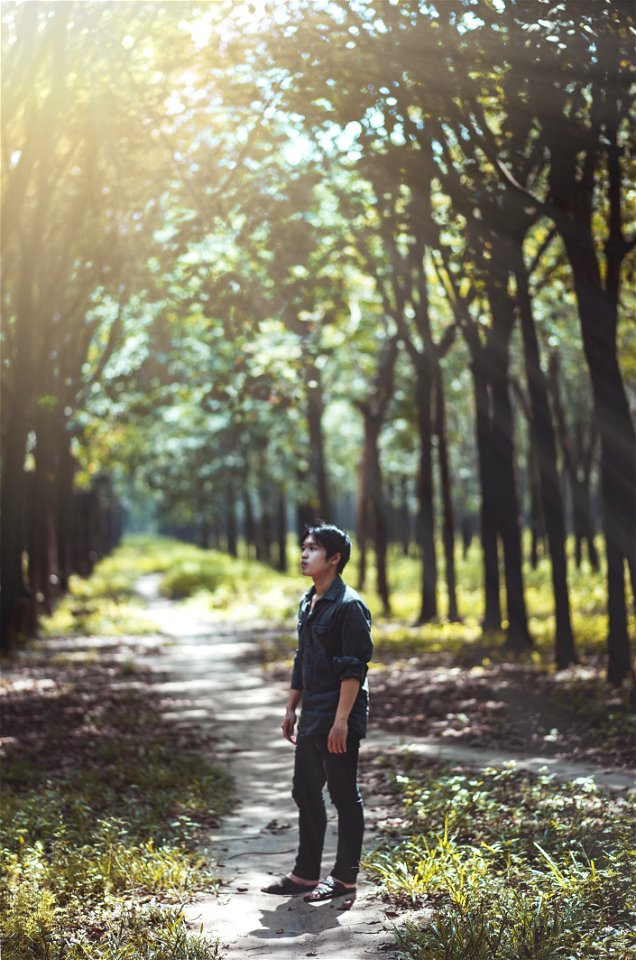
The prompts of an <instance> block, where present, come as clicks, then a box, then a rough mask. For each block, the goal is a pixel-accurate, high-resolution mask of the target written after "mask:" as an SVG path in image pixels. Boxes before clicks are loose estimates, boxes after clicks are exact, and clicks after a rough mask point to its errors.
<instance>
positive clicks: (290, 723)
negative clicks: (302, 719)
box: [283, 687, 351, 743]
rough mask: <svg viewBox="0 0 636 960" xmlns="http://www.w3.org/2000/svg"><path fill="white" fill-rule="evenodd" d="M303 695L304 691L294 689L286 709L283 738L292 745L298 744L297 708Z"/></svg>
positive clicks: (290, 692) (291, 691)
mask: <svg viewBox="0 0 636 960" xmlns="http://www.w3.org/2000/svg"><path fill="white" fill-rule="evenodd" d="M302 695H303V692H302V690H294V689H293V687H292V689H291V690H290V691H289V696H288V698H287V707H286V709H285V716H284V717H283V736H284V737H285V740H289V742H290V743H296V737H295V736H294V727H295V726H296V707H297V706H298V704H299V703H300V698H301V697H302ZM349 709H351V708H349Z"/></svg>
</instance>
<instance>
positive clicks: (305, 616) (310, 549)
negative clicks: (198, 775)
mask: <svg viewBox="0 0 636 960" xmlns="http://www.w3.org/2000/svg"><path fill="white" fill-rule="evenodd" d="M350 555H351V541H350V539H349V537H348V536H347V534H346V533H344V532H343V531H342V530H340V529H339V528H338V527H335V526H333V525H332V524H327V523H323V522H321V523H318V524H316V525H314V526H308V527H305V529H304V531H303V534H302V537H301V556H300V570H301V573H302V574H303V575H304V576H306V577H311V579H312V580H313V584H314V585H313V587H312V588H311V589H310V590H308V591H307V593H305V595H304V596H303V598H302V600H301V602H300V610H299V617H298V649H297V651H296V656H295V659H294V667H293V670H292V678H291V690H290V693H289V698H288V701H287V709H286V712H285V717H284V719H283V724H282V729H283V736H284V737H285V739H286V740H289V742H290V743H293V744H295V747H296V751H295V761H294V781H293V790H292V795H293V797H294V800H295V801H296V805H297V807H298V830H299V844H298V853H297V856H296V863H295V865H294V868H293V870H292V871H291V872H290V873H288V874H287V876H285V877H283V878H282V879H281V880H279V881H277V882H276V883H273V884H271V885H270V886H268V887H264V888H263V890H264V892H265V893H273V894H279V895H282V896H291V895H296V894H304V899H305V900H307V901H308V902H310V903H314V902H318V901H321V900H330V899H332V898H333V897H339V896H343V895H346V894H352V895H353V894H354V892H355V889H356V877H357V875H358V866H359V861H360V852H361V849H362V835H363V832H364V814H363V806H362V798H361V796H360V793H359V790H358V750H359V746H360V740H361V739H362V737H364V736H366V732H367V719H368V715H369V692H368V691H369V688H368V684H367V666H368V663H369V660H370V659H371V654H372V652H373V643H372V640H371V629H370V628H371V614H370V612H369V609H368V607H367V606H366V604H365V603H364V602H363V601H362V600H361V598H360V597H359V596H358V594H357V593H356V592H355V591H354V590H352V589H351V588H350V587H348V586H347V585H346V584H345V583H344V581H343V580H342V578H341V576H340V574H341V573H342V571H343V569H344V567H345V565H346V564H347V561H348V560H349V557H350ZM301 701H302V710H301V714H300V722H299V724H298V735H297V736H295V735H294V728H295V726H296V709H297V707H298V706H299V705H300V704H301ZM325 782H326V783H327V787H328V789H329V794H330V796H331V799H332V801H333V803H334V805H335V807H336V809H337V811H338V848H337V854H336V862H335V864H334V867H333V869H332V871H331V873H330V874H329V876H328V877H327V878H326V880H320V863H321V859H322V849H323V842H324V837H325V829H326V826H327V814H326V810H325V802H324V798H323V787H324V785H325Z"/></svg>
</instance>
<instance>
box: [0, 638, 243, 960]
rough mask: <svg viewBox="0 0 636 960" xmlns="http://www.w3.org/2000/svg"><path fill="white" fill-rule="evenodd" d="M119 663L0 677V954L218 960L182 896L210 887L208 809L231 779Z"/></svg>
mask: <svg viewBox="0 0 636 960" xmlns="http://www.w3.org/2000/svg"><path fill="white" fill-rule="evenodd" d="M130 676H131V674H130V670H129V669H128V668H127V666H126V663H125V662H124V663H123V664H121V665H117V663H116V662H115V661H113V660H112V659H111V660H108V659H107V660H98V661H96V662H92V661H91V660H89V661H78V662H76V663H75V664H74V665H69V664H68V663H65V662H62V663H57V664H52V663H51V662H50V660H49V661H45V660H44V659H43V657H42V656H41V655H40V654H38V653H37V652H36V653H34V652H30V653H29V655H28V657H27V659H26V661H25V662H24V663H23V664H22V665H19V666H16V667H14V670H13V673H12V677H11V679H5V681H4V687H5V708H4V735H5V737H6V738H7V740H8V744H9V746H8V756H7V759H6V761H5V763H4V769H3V782H2V787H1V789H0V810H1V840H0V843H1V848H2V853H1V858H2V874H1V879H0V909H1V921H0V930H1V934H2V956H3V958H6V960H133V958H135V960H137V958H146V960H168V958H172V960H218V958H220V957H221V954H220V952H219V948H218V945H217V944H216V943H215V942H214V941H213V940H212V939H210V938H204V937H192V936H191V935H190V934H189V932H188V930H187V927H186V924H185V920H184V917H183V915H182V911H181V909H180V907H179V904H180V903H181V902H182V901H183V899H184V897H186V896H190V895H191V894H192V893H193V892H195V891H197V890H202V889H210V888H212V889H213V888H214V886H215V884H216V875H215V872H214V869H213V868H212V867H211V865H210V851H207V853H206V850H205V849H204V848H203V840H204V837H207V836H209V831H210V829H211V828H213V826H214V823H215V818H216V817H217V816H218V815H219V814H221V813H223V812H225V811H227V810H228V809H229V807H230V802H231V782H230V780H229V778H228V776H227V775H226V774H225V773H224V772H223V771H222V770H221V769H219V768H217V767H215V766H213V765H212V764H210V763H209V762H208V761H207V760H206V759H204V757H203V755H202V754H203V750H204V748H205V744H204V742H203V741H201V742H197V734H196V732H194V733H193V732H192V731H191V730H189V729H188V730H187V731H186V730H183V731H181V730H180V729H179V726H178V724H176V723H175V722H174V721H170V722H168V721H167V720H165V719H164V718H163V716H162V715H161V713H160V711H159V710H158V708H157V706H156V704H155V702H154V701H155V696H156V694H154V693H153V690H152V687H151V682H152V676H151V675H148V674H146V673H145V672H144V671H143V667H139V668H138V669H137V670H136V671H135V674H134V682H131V681H130V679H129V678H130Z"/></svg>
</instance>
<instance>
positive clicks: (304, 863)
mask: <svg viewBox="0 0 636 960" xmlns="http://www.w3.org/2000/svg"><path fill="white" fill-rule="evenodd" d="M359 749H360V739H359V738H358V737H357V736H355V735H352V734H349V737H348V739H347V752H346V753H330V752H329V750H328V748H327V736H326V735H324V736H300V737H299V738H298V741H297V743H296V753H295V759H294V779H293V787H292V796H293V798H294V800H295V801H296V806H297V807H298V834H299V841H298V854H297V856H296V864H295V866H294V870H293V872H294V873H295V874H296V876H298V877H302V878H303V879H305V880H317V879H318V878H319V877H320V876H321V873H320V864H321V860H322V850H323V845H324V840H325V831H326V828H327V811H326V809H325V801H324V796H323V787H324V785H325V783H326V784H327V788H328V790H329V795H330V797H331V800H332V803H333V804H334V806H335V807H336V810H337V811H338V846H337V852H336V862H335V864H334V866H333V869H332V870H331V875H332V876H333V877H335V878H336V880H341V881H342V882H343V883H355V882H356V878H357V876H358V869H359V866H360V854H361V851H362V836H363V834H364V809H363V804H362V797H361V796H360V791H359V790H358V753H359Z"/></svg>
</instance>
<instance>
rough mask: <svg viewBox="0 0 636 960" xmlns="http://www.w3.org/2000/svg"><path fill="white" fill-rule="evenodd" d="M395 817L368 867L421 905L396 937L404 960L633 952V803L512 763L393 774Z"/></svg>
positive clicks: (587, 957) (392, 891) (397, 898)
mask: <svg viewBox="0 0 636 960" xmlns="http://www.w3.org/2000/svg"><path fill="white" fill-rule="evenodd" d="M396 781H397V783H398V784H399V785H400V787H401V789H402V792H403V802H404V816H403V819H402V821H401V823H399V829H400V832H399V833H398V834H397V835H395V834H396V824H395V821H392V828H391V829H392V832H393V836H391V838H390V840H389V841H388V842H387V843H385V844H383V845H381V846H380V847H379V848H378V849H377V850H375V851H374V852H373V853H372V854H371V855H370V856H369V858H368V860H367V863H366V867H367V870H368V872H369V873H370V875H371V876H372V877H375V878H376V879H377V880H379V881H381V882H382V884H383V887H384V890H385V891H386V894H387V896H388V897H389V898H390V899H391V900H392V901H394V902H396V903H398V904H402V905H420V906H421V905H423V904H427V905H428V906H429V907H430V908H431V909H432V911H433V914H432V917H431V918H430V920H428V921H426V922H422V923H417V922H413V921H412V920H411V921H407V922H405V923H404V924H403V925H402V926H401V927H400V928H399V929H398V930H397V931H396V937H397V941H398V943H399V946H400V950H401V953H400V956H401V958H402V960H518V958H520V957H528V958H532V960H550V958H552V957H555V958H556V957H560V956H564V957H568V958H570V960H615V958H616V957H623V956H624V957H627V956H629V955H630V950H633V949H634V947H635V946H636V940H635V939H634V935H633V933H632V931H633V930H634V929H635V928H636V900H635V899H634V889H636V865H635V864H634V860H633V850H632V846H633V828H634V820H635V816H634V808H633V806H631V805H630V803H629V801H628V800H627V799H616V798H615V799H610V798H609V797H608V796H607V795H605V794H604V793H602V792H601V791H600V790H599V789H597V787H596V786H595V785H594V783H593V782H592V781H591V780H589V779H587V780H579V781H575V782H573V783H570V784H557V783H556V782H555V781H554V780H553V779H552V778H551V777H548V776H540V777H538V778H532V777H530V776H528V775H525V774H521V773H519V772H518V771H516V770H515V769H514V768H513V767H508V768H505V769H503V770H494V769H493V770H485V771H483V772H482V773H479V774H477V773H472V772H471V773H464V772H462V773H454V772H450V771H449V772H441V773H440V772H439V771H432V772H430V773H429V774H428V775H427V776H425V777H424V778H421V777H417V778H411V777H409V776H405V775H404V774H398V775H397V776H396Z"/></svg>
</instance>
